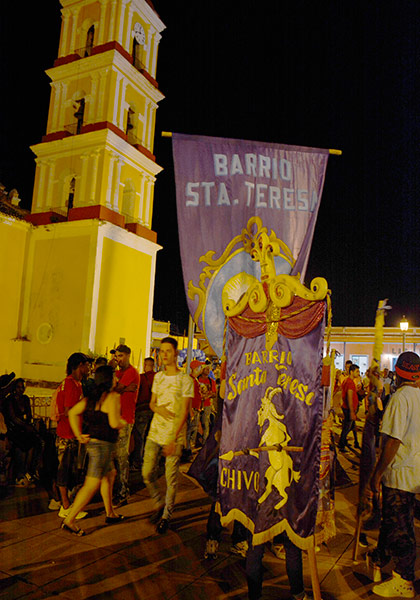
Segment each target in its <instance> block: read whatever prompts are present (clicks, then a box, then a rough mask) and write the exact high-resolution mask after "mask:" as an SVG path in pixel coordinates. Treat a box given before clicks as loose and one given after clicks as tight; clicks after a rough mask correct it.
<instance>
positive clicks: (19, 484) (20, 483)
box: [15, 477, 29, 487]
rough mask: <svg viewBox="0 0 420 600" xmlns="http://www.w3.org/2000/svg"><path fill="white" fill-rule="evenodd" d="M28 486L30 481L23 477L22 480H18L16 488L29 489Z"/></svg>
mask: <svg viewBox="0 0 420 600" xmlns="http://www.w3.org/2000/svg"><path fill="white" fill-rule="evenodd" d="M28 485H29V481H28V480H27V479H26V477H21V478H20V479H16V481H15V486H16V487H28Z"/></svg>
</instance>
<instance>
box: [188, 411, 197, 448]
mask: <svg viewBox="0 0 420 600" xmlns="http://www.w3.org/2000/svg"><path fill="white" fill-rule="evenodd" d="M199 420H200V411H199V410H197V409H194V416H193V418H192V419H191V420H190V424H189V428H188V433H187V435H188V436H189V442H190V447H191V446H195V442H196V439H197V433H198V422H199Z"/></svg>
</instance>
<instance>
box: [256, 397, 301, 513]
mask: <svg viewBox="0 0 420 600" xmlns="http://www.w3.org/2000/svg"><path fill="white" fill-rule="evenodd" d="M279 393H282V389H281V388H272V387H269V388H267V389H266V391H265V394H264V396H263V397H262V398H261V408H260V409H259V411H258V425H259V427H260V432H261V431H262V428H263V425H264V423H265V422H266V421H268V427H267V429H266V430H265V432H264V434H263V435H262V437H261V440H260V446H263V445H266V446H274V445H275V444H280V445H281V446H282V447H283V448H284V447H286V446H287V443H288V442H289V441H290V439H291V438H290V435H289V434H288V432H287V429H286V426H285V425H284V423H282V422H281V421H282V419H284V415H279V413H278V412H277V410H276V407H275V406H274V404H273V402H272V399H273V397H274V396H275V395H276V394H279ZM268 458H269V461H270V466H269V467H268V469H267V470H266V472H265V475H264V477H265V479H266V480H267V484H266V488H265V492H264V494H263V495H262V496H261V498H259V499H258V503H259V504H261V503H262V502H264V500H266V499H267V498H268V496H269V495H270V493H271V491H272V489H273V486H274V487H275V488H276V489H277V491H278V492H279V494H280V496H281V500H280V502H278V503H277V504H276V505H275V506H274V508H275V509H279V508H281V507H282V506H284V505H285V504H286V502H287V500H288V498H289V496H288V494H287V492H286V488H288V487H289V486H290V485H291V484H292V482H293V481H299V479H300V472H299V471H295V470H294V469H293V460H292V458H291V457H290V455H289V454H288V452H286V451H284V450H283V451H280V452H279V451H276V450H274V451H272V450H269V451H268Z"/></svg>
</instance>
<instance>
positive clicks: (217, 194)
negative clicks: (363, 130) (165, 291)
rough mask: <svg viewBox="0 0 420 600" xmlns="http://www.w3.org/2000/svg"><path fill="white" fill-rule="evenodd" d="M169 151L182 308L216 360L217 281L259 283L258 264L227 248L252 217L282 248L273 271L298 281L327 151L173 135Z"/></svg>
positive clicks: (219, 329)
mask: <svg viewBox="0 0 420 600" xmlns="http://www.w3.org/2000/svg"><path fill="white" fill-rule="evenodd" d="M172 144H173V154H174V165H175V180H176V197H177V209H178V229H179V240H180V249H181V259H182V268H183V272H184V284H185V288H186V295H187V301H188V307H189V310H190V313H191V315H192V316H193V318H194V320H195V321H196V323H197V324H198V326H199V327H200V329H201V330H202V331H203V332H204V333H205V334H206V337H207V339H208V340H209V342H210V345H211V347H212V348H213V350H214V351H215V352H216V353H217V354H218V355H219V356H221V354H222V340H223V327H224V315H223V311H222V310H221V303H220V296H221V289H220V286H221V281H223V280H224V279H225V278H226V277H227V278H228V277H230V276H231V275H232V274H234V273H239V272H246V273H249V274H250V275H253V276H255V277H256V278H257V279H260V278H261V270H260V264H259V263H258V262H255V261H254V260H252V258H251V257H250V254H249V253H248V252H246V251H244V248H243V244H242V240H238V241H237V243H236V244H234V241H235V240H237V238H238V236H241V233H242V230H243V229H245V228H246V227H247V225H248V223H249V221H250V219H251V218H252V217H256V216H257V217H259V218H260V219H261V221H262V226H263V227H265V228H268V231H270V229H271V228H273V229H274V231H275V234H276V236H277V238H279V239H280V240H281V242H282V244H284V248H283V252H282V253H281V254H280V255H279V256H276V257H275V263H276V272H277V273H286V274H293V275H294V274H298V273H299V274H300V276H301V279H303V276H304V273H305V270H306V265H307V260H308V256H309V250H310V247H311V242H312V238H313V233H314V228H315V223H316V217H317V214H318V209H319V205H320V199H321V194H322V189H323V185H324V177H325V170H326V167H327V161H328V150H323V149H316V148H304V147H298V146H286V145H282V144H270V143H262V142H253V141H245V140H235V139H225V138H211V137H204V136H188V135H183V134H176V133H174V134H173V137H172ZM229 244H232V245H234V247H233V248H232V253H231V255H229V256H223V254H224V253H226V249H227V247H228V245H229ZM301 250H302V252H301ZM221 271H222V272H221Z"/></svg>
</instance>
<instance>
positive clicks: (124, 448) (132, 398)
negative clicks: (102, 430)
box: [113, 344, 140, 507]
mask: <svg viewBox="0 0 420 600" xmlns="http://www.w3.org/2000/svg"><path fill="white" fill-rule="evenodd" d="M130 355H131V348H129V347H128V346H126V345H125V344H120V345H119V346H118V347H117V348H116V350H115V360H116V361H117V363H118V367H119V369H118V370H117V371H116V372H115V375H116V377H117V379H118V383H117V385H116V387H115V391H116V392H118V393H119V394H121V418H122V419H124V420H125V421H126V422H127V425H125V426H124V427H123V428H122V429H120V430H119V432H118V440H117V444H116V462H117V464H116V467H117V478H116V480H115V484H114V494H113V505H114V507H119V506H124V505H126V504H127V501H128V497H129V494H130V490H129V488H128V476H129V474H130V463H129V456H130V455H129V446H130V436H131V430H132V429H133V424H134V416H135V411H136V402H137V392H138V388H139V383H140V375H139V374H138V371H137V370H136V369H135V368H134V367H133V366H132V365H131V364H130Z"/></svg>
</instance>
